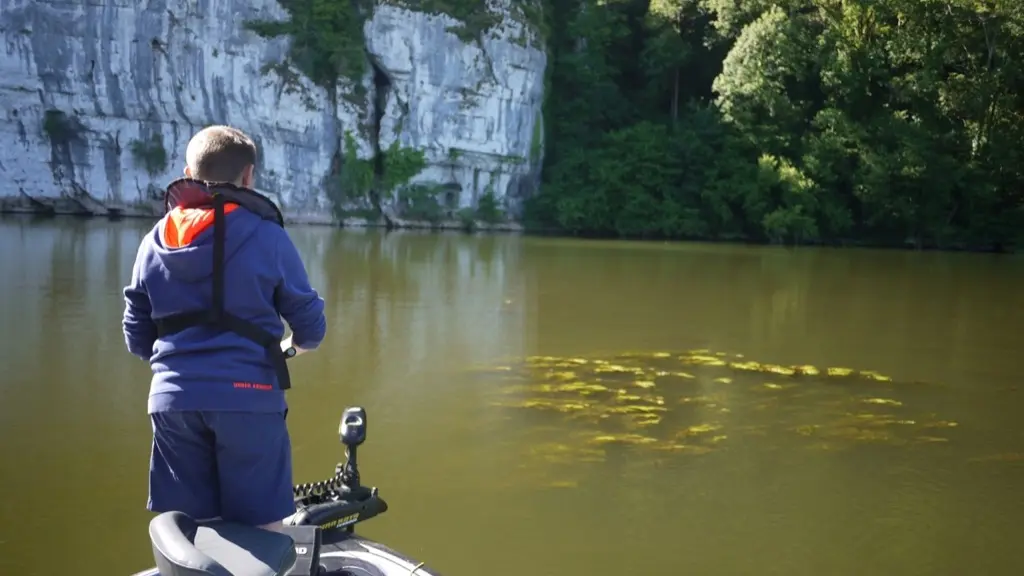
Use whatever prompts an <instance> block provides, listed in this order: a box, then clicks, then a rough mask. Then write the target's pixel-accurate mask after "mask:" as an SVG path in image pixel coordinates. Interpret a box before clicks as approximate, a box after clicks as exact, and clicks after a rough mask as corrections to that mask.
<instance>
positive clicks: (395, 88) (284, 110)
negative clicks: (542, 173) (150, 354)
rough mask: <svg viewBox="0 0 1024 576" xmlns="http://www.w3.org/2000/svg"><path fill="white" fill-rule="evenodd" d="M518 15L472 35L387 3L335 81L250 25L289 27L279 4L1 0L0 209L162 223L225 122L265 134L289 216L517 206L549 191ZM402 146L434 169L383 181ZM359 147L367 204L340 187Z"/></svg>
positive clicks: (541, 61) (534, 59)
mask: <svg viewBox="0 0 1024 576" xmlns="http://www.w3.org/2000/svg"><path fill="white" fill-rule="evenodd" d="M410 8H416V9H418V10H419V11H417V10H413V9H410ZM517 9H518V8H517V4H516V3H514V0H492V3H491V4H490V7H489V12H488V14H489V15H490V16H491V18H492V19H491V20H490V21H489V25H488V26H486V27H478V29H477V30H476V31H475V33H474V34H471V35H467V34H466V33H465V24H464V23H462V22H460V21H459V20H456V19H454V18H452V17H451V16H448V15H446V14H440V13H429V12H428V11H431V10H435V9H433V7H432V6H431V3H430V2H424V1H420V2H415V1H413V0H405V1H401V2H400V1H398V0H389V1H388V2H387V3H386V4H385V3H380V2H378V3H377V4H376V5H372V6H369V8H368V10H367V11H366V13H365V14H363V15H362V20H360V22H361V23H362V31H363V38H362V39H359V41H360V42H362V43H363V45H364V46H363V48H364V50H362V51H361V56H360V57H363V58H365V59H366V64H367V65H366V66H365V67H364V69H365V71H364V73H363V74H362V76H361V77H360V78H357V79H350V78H338V79H337V80H336V83H335V84H333V85H325V83H324V82H322V81H321V82H316V83H315V82H314V81H313V80H311V79H310V78H309V77H308V74H304V73H303V72H302V71H301V70H302V67H301V66H299V65H297V64H296V63H295V62H294V61H293V60H294V58H292V57H291V56H290V55H291V54H292V52H293V51H292V50H291V48H292V46H293V42H295V39H294V38H293V36H294V34H291V35H289V34H283V35H270V34H257V33H256V32H255V31H253V30H254V29H255V28H253V27H252V26H248V25H246V23H251V22H286V21H289V19H291V18H292V15H291V14H289V13H288V11H286V10H284V9H283V8H282V7H281V6H280V5H279V4H278V3H277V2H275V1H273V0H245V1H243V0H163V1H161V0H148V1H146V0H139V1H135V0H131V1H129V0H0V38H2V40H3V41H2V43H0V109H2V114H3V116H0V208H2V209H4V210H23V211H56V212H85V213H98V214H104V213H127V214H136V213H143V214H145V213H152V211H153V210H154V209H155V204H156V203H155V202H154V200H155V199H156V198H157V197H158V193H159V191H160V190H161V189H162V188H163V187H164V186H165V185H166V184H167V183H168V182H169V181H170V180H171V179H173V178H176V177H178V176H179V175H180V174H181V168H182V166H183V164H184V160H183V155H184V149H185V145H186V143H187V142H188V138H189V137H190V136H191V134H192V133H193V132H194V131H195V130H196V129H198V128H199V127H202V126H204V125H209V124H214V123H226V124H232V125H235V126H238V127H240V128H242V129H244V130H246V131H247V132H249V133H250V134H252V135H253V136H254V137H255V138H256V139H257V141H258V145H259V147H260V152H261V156H260V166H259V180H258V187H259V188H260V189H261V190H262V191H263V192H265V193H267V194H268V195H270V196H271V197H272V198H274V199H275V200H276V201H277V202H278V203H279V204H280V205H281V207H282V209H283V210H284V211H285V213H286V214H287V215H288V217H289V218H290V219H291V220H293V221H316V222H327V221H335V220H337V219H339V218H345V217H351V216H353V215H363V216H365V215H366V214H367V212H368V210H369V209H371V208H373V209H376V210H378V211H382V212H383V213H384V214H385V215H387V216H388V217H389V218H390V219H391V220H392V221H396V220H397V221H401V220H403V219H405V220H408V219H410V218H412V219H417V218H419V219H424V218H425V217H424V216H422V214H421V215H419V216H417V215H415V214H413V215H409V214H407V213H406V212H409V210H410V203H412V204H415V203H416V202H417V201H418V202H420V203H421V204H422V203H423V201H424V195H426V196H428V197H429V198H426V200H429V203H432V204H431V206H432V208H433V213H432V214H430V215H429V216H430V218H428V219H437V218H438V217H441V218H449V219H450V218H453V217H457V216H458V215H459V214H460V213H461V214H462V215H463V216H465V214H466V213H467V210H470V211H471V210H473V209H475V208H476V206H477V204H478V203H479V202H481V199H484V198H485V197H487V198H486V199H487V200H488V201H492V200H493V201H496V204H497V205H498V208H499V209H503V210H506V211H510V212H512V213H515V211H516V209H517V206H518V203H519V200H521V199H522V198H523V197H524V196H525V195H527V194H529V193H530V192H531V191H532V189H533V188H534V186H535V185H536V182H537V173H538V171H539V162H540V153H541V149H542V143H541V136H540V135H541V134H542V130H541V125H540V122H541V114H540V110H541V100H542V97H543V76H544V69H545V66H546V56H545V54H544V51H543V50H542V49H541V48H538V47H537V45H538V41H537V38H536V35H535V32H534V31H533V30H532V29H531V28H530V26H529V24H528V23H527V22H526V21H524V19H523V18H522V17H521V16H520V15H517V13H516V11H517ZM346 135H347V137H346ZM346 142H347V143H348V144H349V147H348V148H346ZM389 150H390V151H396V150H413V151H416V152H417V153H418V154H419V157H420V158H421V159H422V161H421V162H420V163H419V164H416V165H415V166H414V168H415V170H414V171H413V172H414V173H412V174H405V175H403V178H402V181H397V182H396V181H393V180H388V179H387V178H386V177H382V176H381V174H380V172H381V167H382V166H384V167H386V165H387V162H386V161H385V160H386V158H385V157H386V156H387V154H382V152H387V151H389ZM346 152H348V153H349V157H350V158H358V159H359V162H360V163H361V166H362V168H364V169H365V168H367V167H372V168H374V171H375V172H376V174H375V175H374V176H375V178H374V180H373V184H372V186H370V187H371V188H373V196H374V197H373V199H372V200H373V201H372V202H371V201H370V200H369V199H368V198H366V197H364V196H362V195H361V194H352V193H351V188H352V187H351V186H350V187H349V193H348V194H345V193H339V192H338V187H339V184H338V182H339V181H341V180H344V179H345V178H346V177H351V176H352V175H353V174H354V172H353V171H354V170H355V168H354V164H353V163H352V162H347V163H346V162H344V158H345V156H346ZM382 159H383V160H382ZM346 172H349V173H348V174H347V173H346ZM410 176H411V179H410ZM364 187H365V186H364ZM406 190H415V191H416V193H417V194H418V196H416V195H415V194H411V193H405V192H404V191H406ZM493 203H495V202H492V204H493ZM421 208H422V207H421ZM420 212H422V210H420Z"/></svg>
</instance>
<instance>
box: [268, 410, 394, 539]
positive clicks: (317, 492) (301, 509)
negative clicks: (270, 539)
mask: <svg viewBox="0 0 1024 576" xmlns="http://www.w3.org/2000/svg"><path fill="white" fill-rule="evenodd" d="M338 437H339V439H340V440H341V443H342V444H344V445H345V462H344V463H339V464H338V465H337V466H335V468H334V476H333V477H331V478H330V479H328V480H322V481H320V482H312V483H307V484H297V485H296V486H295V487H294V488H293V490H292V492H293V494H294V497H295V508H296V512H295V514H294V515H293V516H291V517H290V518H289V522H288V524H289V525H291V526H319V527H320V529H321V530H322V531H324V532H325V533H327V532H330V531H334V530H340V529H344V531H345V532H347V533H349V534H351V533H352V532H353V530H354V527H355V524H356V523H357V522H362V521H364V520H369V519H370V518H373V517H374V516H377V515H379V514H383V513H384V512H387V509H388V505H387V503H386V502H385V501H384V500H383V499H382V498H381V497H380V496H379V495H378V492H377V488H376V487H372V486H363V485H362V483H361V482H360V477H359V462H358V458H357V454H358V449H359V446H361V445H362V444H363V443H364V442H366V410H364V409H363V408H360V407H356V406H353V407H349V408H346V409H345V411H344V412H343V413H342V416H341V424H339V426H338Z"/></svg>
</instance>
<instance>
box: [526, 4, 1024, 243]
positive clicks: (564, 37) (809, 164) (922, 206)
mask: <svg viewBox="0 0 1024 576" xmlns="http://www.w3.org/2000/svg"><path fill="white" fill-rule="evenodd" d="M546 7H547V22H546V28H547V32H548V33H547V40H548V48H549V54H550V67H551V68H550V90H549V92H548V101H547V103H546V110H545V118H546V124H547V144H546V157H545V175H544V179H545V183H544V186H543V189H542V191H541V193H540V194H539V195H538V196H537V197H535V198H534V199H533V200H532V201H531V202H530V204H529V206H528V210H527V223H528V224H532V225H533V226H537V227H545V228H555V229H559V230H563V231H566V232H570V233H575V234H586V235H613V236H631V237H652V238H716V239H719V238H720V239H728V238H733V239H740V238H742V239H749V240H763V241H775V242H802V243H812V242H858V243H874V244H888V245H905V244H910V245H915V246H934V247H945V248H954V247H965V248H975V249H1010V248H1014V247H1020V246H1022V241H1024V209H1022V204H1024V203H1022V193H1024V173H1022V171H1024V117H1022V115H1024V2H1021V0H874V1H872V2H866V1H854V0H742V1H741V0H604V1H603V2H601V1H599V2H594V1H592V0H546Z"/></svg>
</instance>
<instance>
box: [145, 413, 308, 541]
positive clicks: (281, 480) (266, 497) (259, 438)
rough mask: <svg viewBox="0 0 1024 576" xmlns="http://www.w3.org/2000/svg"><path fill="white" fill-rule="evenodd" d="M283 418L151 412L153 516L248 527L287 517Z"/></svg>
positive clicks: (288, 474)
mask: <svg viewBox="0 0 1024 576" xmlns="http://www.w3.org/2000/svg"><path fill="white" fill-rule="evenodd" d="M285 416H286V413H284V412H278V413H258V412H219V411H206V412H194V411H192V412H157V413H155V414H151V415H150V419H151V420H152V423H153V451H152V453H151V455H150V463H149V504H148V506H147V507H148V508H149V509H150V510H152V511H153V512H168V511H171V510H178V511H181V512H184V513H186V514H188V515H189V516H191V517H193V518H195V519H197V520H204V519H209V518H217V517H220V518H223V519H224V520H227V521H230V522H240V523H243V524H249V525H261V524H269V523H271V522H277V521H278V520H282V519H283V518H285V517H287V516H290V515H292V514H293V513H295V504H294V500H293V498H292V455H291V441H290V439H289V437H288V427H287V425H286V423H285Z"/></svg>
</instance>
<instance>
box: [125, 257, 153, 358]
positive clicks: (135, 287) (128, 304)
mask: <svg viewBox="0 0 1024 576" xmlns="http://www.w3.org/2000/svg"><path fill="white" fill-rule="evenodd" d="M143 246H144V245H143ZM143 246H140V247H139V252H138V254H136V256H135V265H134V266H132V280H131V283H129V284H128V286H125V288H124V317H123V319H122V321H121V328H122V330H123V331H124V342H125V345H126V346H127V347H128V351H129V352H131V353H132V354H134V355H136V356H138V357H139V358H142V359H143V360H149V358H150V357H151V356H152V355H153V343H154V342H156V324H154V323H153V318H152V316H151V314H152V313H153V308H152V306H151V305H150V302H149V294H148V293H147V292H146V285H145V284H144V283H143V281H142V267H143V259H144V249H143Z"/></svg>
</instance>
